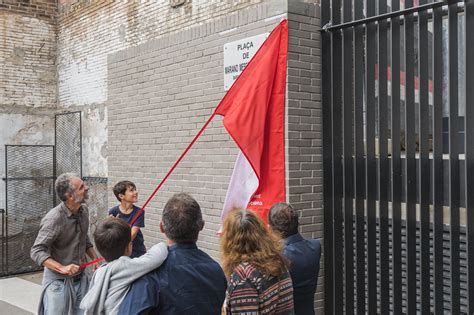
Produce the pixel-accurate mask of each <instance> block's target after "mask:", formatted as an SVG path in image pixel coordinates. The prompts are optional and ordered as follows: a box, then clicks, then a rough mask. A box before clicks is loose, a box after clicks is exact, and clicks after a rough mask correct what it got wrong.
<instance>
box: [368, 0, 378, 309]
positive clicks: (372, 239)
mask: <svg viewBox="0 0 474 315" xmlns="http://www.w3.org/2000/svg"><path fill="white" fill-rule="evenodd" d="M366 10H367V16H374V15H375V1H374V0H367V6H366ZM366 38H367V42H366V45H367V46H366V56H367V65H366V67H367V68H366V88H367V93H366V97H367V101H366V106H367V108H366V148H367V157H366V167H367V168H366V176H367V177H366V185H367V186H366V187H367V188H366V189H367V262H368V263H367V268H368V270H367V275H368V310H369V314H376V313H377V243H376V240H377V235H376V233H377V231H376V228H377V214H376V209H375V200H376V198H377V179H376V178H377V162H376V160H375V110H376V108H375V62H376V56H375V53H376V49H377V26H376V24H375V23H370V24H367V26H366Z"/></svg>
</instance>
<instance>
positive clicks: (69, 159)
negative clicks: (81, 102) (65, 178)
mask: <svg viewBox="0 0 474 315" xmlns="http://www.w3.org/2000/svg"><path fill="white" fill-rule="evenodd" d="M81 123H82V121H81V112H72V113H64V114H57V115H56V116H55V147H56V174H57V175H59V174H62V173H76V174H78V175H79V176H82V128H81Z"/></svg>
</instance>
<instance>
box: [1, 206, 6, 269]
mask: <svg viewBox="0 0 474 315" xmlns="http://www.w3.org/2000/svg"><path fill="white" fill-rule="evenodd" d="M0 212H1V213H2V243H1V244H0V245H1V246H2V259H1V260H2V261H1V264H2V272H1V275H4V273H5V256H6V254H5V210H4V209H0Z"/></svg>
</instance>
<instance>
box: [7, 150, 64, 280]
mask: <svg viewBox="0 0 474 315" xmlns="http://www.w3.org/2000/svg"><path fill="white" fill-rule="evenodd" d="M5 161H6V162H5V170H6V177H5V181H6V209H5V210H6V211H5V215H3V216H2V224H1V227H2V233H1V235H2V242H1V243H2V254H3V253H5V257H4V258H3V259H2V268H1V271H0V272H1V273H3V274H9V273H22V272H28V271H34V270H38V269H40V268H39V266H37V265H36V264H35V263H34V262H33V261H32V260H31V259H30V248H31V246H32V245H33V243H34V240H35V238H36V235H37V234H38V230H39V223H40V221H41V218H42V217H43V216H44V215H45V214H46V213H47V212H48V210H50V209H51V208H52V207H53V206H54V204H55V196H54V178H55V174H54V146H52V145H50V146H46V145H34V146H33V145H6V146H5Z"/></svg>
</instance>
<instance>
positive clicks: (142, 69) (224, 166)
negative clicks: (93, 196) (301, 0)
mask: <svg viewBox="0 0 474 315" xmlns="http://www.w3.org/2000/svg"><path fill="white" fill-rule="evenodd" d="M260 10H261V12H262V13H263V14H262V15H261V16H259V15H258V14H254V15H246V14H236V15H230V16H229V17H226V18H224V19H216V20H214V21H211V22H208V23H206V24H203V25H201V26H199V27H195V28H190V29H188V30H185V31H182V32H179V33H177V34H173V35H169V36H163V37H161V38H159V39H157V40H153V41H150V42H148V43H146V44H144V45H140V46H137V47H135V48H130V49H127V50H125V51H122V52H119V53H117V54H114V55H113V56H111V57H109V68H108V74H109V81H108V82H109V87H108V91H109V94H108V95H109V97H108V102H107V107H108V110H109V125H108V128H109V129H108V130H109V133H108V135H109V146H108V150H109V179H110V183H115V182H117V181H119V180H121V179H124V178H129V179H131V180H132V181H135V182H137V183H138V185H139V189H140V190H141V193H142V200H143V199H145V198H146V196H148V195H149V194H150V193H151V191H152V190H153V188H154V187H155V185H156V184H157V183H158V181H159V180H160V179H161V178H163V177H164V175H165V174H166V172H167V171H168V170H169V169H170V167H171V166H172V164H173V162H174V161H175V160H176V158H177V157H178V156H179V154H180V153H181V152H182V151H183V150H184V148H185V147H186V146H187V144H189V143H190V142H191V140H192V138H193V136H194V135H195V134H196V132H197V131H198V130H199V129H200V128H201V126H202V125H203V124H204V122H205V120H206V119H207V118H208V117H209V116H210V114H211V113H212V111H213V110H214V108H215V107H216V106H217V104H218V103H219V101H220V99H221V98H222V96H223V95H224V87H223V86H224V84H223V73H222V62H223V54H222V50H223V45H224V43H227V42H231V41H234V40H238V39H241V38H245V37H249V36H253V35H257V34H262V33H265V32H268V31H271V30H272V29H273V28H274V26H275V25H276V24H278V23H279V21H280V18H277V19H272V20H270V21H267V22H265V20H264V18H265V17H267V16H273V15H276V14H275V13H278V14H281V12H282V11H281V10H279V11H271V8H269V7H268V6H265V7H261V8H260ZM244 19H245V22H243V21H244ZM234 28H238V29H235V30H234V31H230V32H226V31H228V30H231V29H234ZM237 152H238V151H237V148H236V146H235V144H234V143H233V142H232V141H231V140H230V137H229V136H228V134H227V132H226V131H225V129H224V128H223V127H222V124H221V118H220V117H216V118H215V119H214V121H213V123H212V124H211V125H210V126H209V127H208V128H207V129H206V131H205V132H204V134H203V135H202V136H201V137H200V138H199V140H198V142H196V144H195V145H194V146H193V148H192V149H191V150H190V151H189V153H188V154H187V156H186V158H185V159H184V160H183V161H182V162H181V164H180V166H179V167H178V168H177V169H176V171H175V172H174V173H173V175H171V177H170V178H169V179H168V181H167V182H166V184H165V185H164V186H163V188H162V189H161V191H160V192H159V193H158V195H157V197H156V198H155V200H154V201H153V202H152V203H151V204H150V207H149V209H148V212H147V226H148V228H147V229H145V237H146V238H147V241H148V242H149V244H151V243H153V242H156V241H157V240H158V239H161V238H162V236H161V235H160V233H159V228H158V224H159V219H160V210H159V209H161V208H162V207H163V205H164V202H166V200H167V199H168V198H169V197H170V196H171V195H172V194H173V193H175V192H180V191H186V192H189V193H191V194H192V195H194V196H195V197H196V199H197V200H198V201H199V203H200V204H201V206H202V208H203V211H204V217H205V220H206V227H205V229H204V231H203V232H202V233H201V237H200V241H199V242H200V246H201V247H202V248H204V249H205V250H206V251H207V252H208V253H210V254H211V255H213V256H214V257H216V258H217V257H218V247H219V246H218V238H217V237H216V235H215V233H216V232H217V230H218V228H219V223H220V209H221V208H222V204H223V202H224V197H225V193H226V190H227V185H228V183H229V180H230V175H231V172H232V168H233V165H234V162H235V158H236V154H237ZM109 197H110V200H111V203H113V199H112V196H111V195H109Z"/></svg>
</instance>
